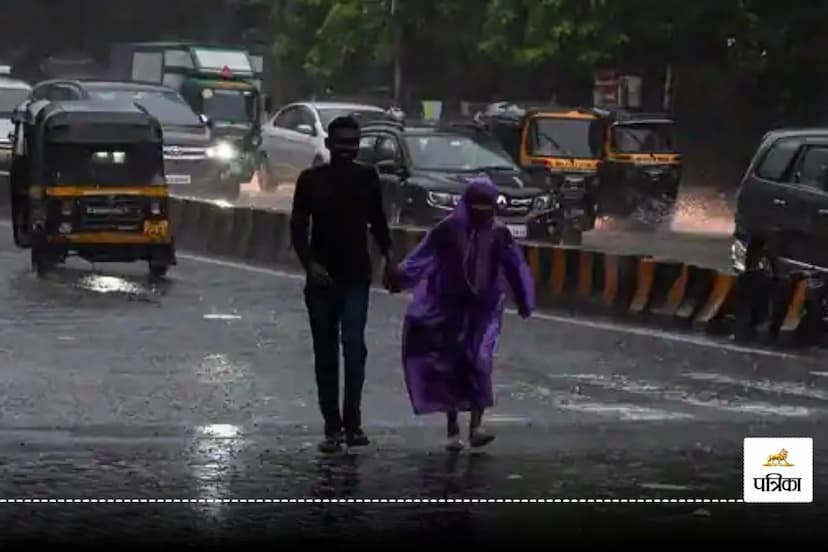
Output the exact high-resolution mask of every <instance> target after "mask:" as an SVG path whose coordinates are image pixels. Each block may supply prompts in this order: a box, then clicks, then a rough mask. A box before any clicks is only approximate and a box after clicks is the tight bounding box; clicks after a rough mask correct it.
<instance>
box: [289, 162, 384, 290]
mask: <svg viewBox="0 0 828 552" xmlns="http://www.w3.org/2000/svg"><path fill="white" fill-rule="evenodd" d="M369 227H370V230H371V234H372V235H373V236H374V239H375V240H376V242H377V245H378V246H379V249H380V252H381V253H382V254H383V255H384V256H386V257H387V256H388V252H389V250H390V248H391V234H390V232H389V230H388V221H387V220H386V218H385V212H384V210H383V207H382V190H381V188H380V181H379V175H378V174H377V171H376V169H374V168H373V167H369V166H367V165H361V164H359V163H348V164H346V165H345V166H344V167H332V166H331V165H321V166H318V167H313V168H310V169H306V170H304V171H302V174H300V175H299V179H298V180H297V182H296V190H295V191H294V195H293V212H292V214H291V221H290V231H291V240H292V242H293V249H294V251H296V255H297V256H298V257H299V260H300V262H301V263H302V265H303V266H304V267H305V269H306V270H307V268H308V267H309V266H310V263H311V262H316V263H319V264H320V265H322V266H323V267H325V269H326V270H327V271H328V274H330V275H331V278H333V279H334V280H335V281H339V282H347V283H351V282H353V283H356V282H370V280H371V258H370V254H369V252H368V228H369ZM309 229H310V234H311V235H310V242H308V230H309Z"/></svg>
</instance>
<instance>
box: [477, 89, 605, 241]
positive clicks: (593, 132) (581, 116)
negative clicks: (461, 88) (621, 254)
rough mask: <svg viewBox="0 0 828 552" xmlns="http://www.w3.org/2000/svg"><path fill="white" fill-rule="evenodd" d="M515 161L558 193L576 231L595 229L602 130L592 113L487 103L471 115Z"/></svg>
mask: <svg viewBox="0 0 828 552" xmlns="http://www.w3.org/2000/svg"><path fill="white" fill-rule="evenodd" d="M476 120H477V122H478V123H480V124H482V125H484V126H485V127H486V128H487V129H488V130H489V132H491V133H492V134H493V135H495V136H496V137H497V139H498V140H499V141H500V142H501V144H503V146H504V147H505V148H506V150H507V151H508V152H509V153H510V155H511V156H512V157H513V158H514V159H515V161H516V162H517V163H518V164H520V165H521V166H522V167H524V168H525V169H527V170H529V171H530V172H532V173H533V174H534V175H536V177H537V178H540V179H541V180H542V181H544V184H543V185H544V186H545V187H548V188H552V189H554V190H556V191H557V192H558V193H559V197H560V198H561V204H562V207H563V208H564V210H565V211H567V218H569V219H570V220H571V221H572V222H573V224H574V225H575V227H576V228H577V230H578V231H580V232H584V231H588V230H591V229H593V228H594V227H595V218H596V215H597V198H598V193H599V179H598V166H599V165H600V162H601V155H602V145H603V127H602V122H601V118H600V116H599V115H598V114H597V113H595V112H594V110H592V109H586V108H571V107H562V106H559V105H547V106H530V107H523V106H519V105H517V104H510V103H500V104H492V105H491V106H489V108H488V109H487V110H486V112H485V113H480V114H478V115H477V116H476Z"/></svg>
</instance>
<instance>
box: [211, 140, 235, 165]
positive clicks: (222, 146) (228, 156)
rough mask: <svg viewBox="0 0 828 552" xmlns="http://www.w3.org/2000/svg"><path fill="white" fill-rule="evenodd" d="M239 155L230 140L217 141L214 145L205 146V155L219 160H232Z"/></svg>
mask: <svg viewBox="0 0 828 552" xmlns="http://www.w3.org/2000/svg"><path fill="white" fill-rule="evenodd" d="M238 156H239V152H238V150H237V149H236V147H235V146H234V145H233V144H231V143H230V142H218V143H216V145H214V146H212V147H209V148H207V157H209V158H210V159H218V160H219V161H232V160H233V159H235V158H236V157H238Z"/></svg>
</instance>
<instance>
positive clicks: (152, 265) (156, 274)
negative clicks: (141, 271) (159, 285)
mask: <svg viewBox="0 0 828 552" xmlns="http://www.w3.org/2000/svg"><path fill="white" fill-rule="evenodd" d="M169 269H170V265H168V264H167V263H161V262H157V261H150V262H149V271H150V275H151V276H152V277H153V278H163V277H164V276H166V275H167V271H168V270H169Z"/></svg>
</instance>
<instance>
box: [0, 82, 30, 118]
mask: <svg viewBox="0 0 828 552" xmlns="http://www.w3.org/2000/svg"><path fill="white" fill-rule="evenodd" d="M28 97H29V90H28V89H26V88H0V115H2V116H3V117H11V114H12V113H13V112H14V109H15V108H16V107H17V106H19V105H20V104H22V103H23V102H24V101H26V98H28Z"/></svg>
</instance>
